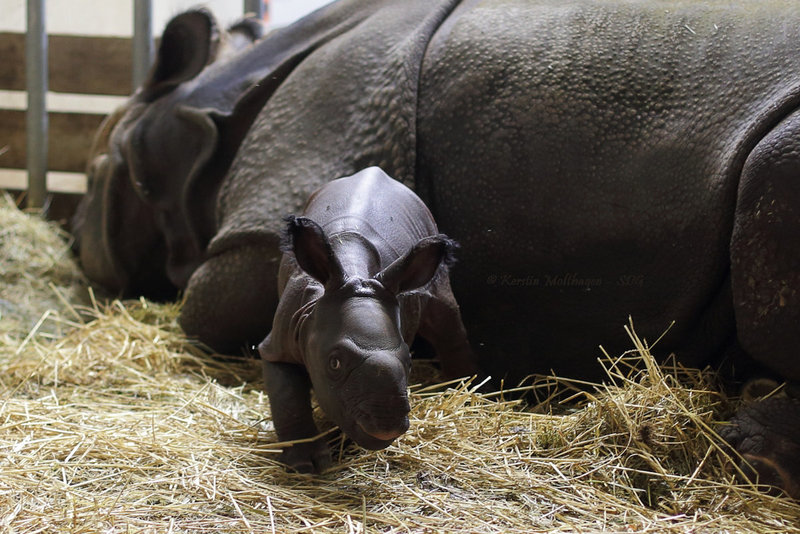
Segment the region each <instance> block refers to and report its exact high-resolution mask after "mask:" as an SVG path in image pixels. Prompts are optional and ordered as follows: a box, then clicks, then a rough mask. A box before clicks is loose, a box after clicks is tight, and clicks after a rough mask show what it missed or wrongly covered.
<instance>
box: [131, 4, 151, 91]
mask: <svg viewBox="0 0 800 534" xmlns="http://www.w3.org/2000/svg"><path fill="white" fill-rule="evenodd" d="M152 63H153V3H152V1H151V0H133V90H134V91H135V90H136V89H137V88H139V87H140V86H141V85H142V83H144V80H145V78H146V77H147V72H148V70H150V65H152Z"/></svg>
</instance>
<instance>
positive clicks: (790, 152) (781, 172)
mask: <svg viewBox="0 0 800 534" xmlns="http://www.w3.org/2000/svg"><path fill="white" fill-rule="evenodd" d="M798 206H800V112H795V113H794V114H792V115H790V116H789V117H788V118H786V119H785V120H783V121H782V122H780V123H779V124H778V125H777V126H775V127H774V128H773V129H772V130H771V131H770V132H769V133H768V134H767V135H766V136H765V137H764V138H763V139H762V140H761V141H760V142H759V143H758V144H757V145H756V147H755V148H754V149H753V151H752V152H751V153H750V155H749V156H748V158H747V161H746V162H745V165H744V167H743V170H742V177H741V181H740V184H739V191H738V198H737V205H736V213H735V219H734V229H733V235H732V238H731V283H732V292H733V304H734V314H735V316H736V331H737V337H738V339H739V342H740V344H741V346H742V348H743V349H744V350H745V351H746V352H747V354H748V355H750V356H751V357H752V358H754V359H755V360H756V361H758V362H759V363H761V364H762V365H764V366H766V367H767V368H769V369H771V370H772V371H774V372H775V373H777V374H778V375H779V376H781V377H782V378H784V379H787V380H790V381H794V382H797V381H800V357H798V347H800V334H798V326H800V246H798V245H800V242H798V239H799V238H798V236H800V208H798ZM798 423H800V402H798V401H797V400H793V399H769V400H765V401H758V402H753V403H747V404H745V405H744V406H743V407H742V408H741V410H740V411H739V413H738V414H737V415H736V417H735V418H734V419H733V421H732V425H733V426H732V428H731V429H730V430H729V431H727V433H726V436H725V437H727V438H728V441H729V442H730V443H731V445H733V446H734V447H735V448H736V449H737V451H738V452H739V453H740V454H742V455H743V456H744V458H745V459H746V460H748V462H749V464H750V467H749V468H747V469H748V470H749V469H750V468H752V469H753V470H755V472H756V473H757V474H758V475H759V481H760V482H761V483H765V484H769V485H776V486H778V487H780V488H782V489H783V490H784V491H786V492H787V493H789V494H790V495H792V496H794V497H796V498H800V432H797V431H796V429H797V428H798ZM750 473H752V471H750Z"/></svg>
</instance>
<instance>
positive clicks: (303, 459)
mask: <svg viewBox="0 0 800 534" xmlns="http://www.w3.org/2000/svg"><path fill="white" fill-rule="evenodd" d="M280 461H281V462H283V463H284V464H286V467H288V468H289V469H291V470H292V471H295V472H297V473H308V474H318V473H323V472H325V471H326V470H327V469H328V468H329V467H330V466H331V453H330V450H329V449H328V444H327V443H326V441H325V440H324V439H317V440H314V441H312V442H310V443H298V444H297V445H292V446H290V447H287V448H285V449H284V450H283V452H282V453H281V455H280Z"/></svg>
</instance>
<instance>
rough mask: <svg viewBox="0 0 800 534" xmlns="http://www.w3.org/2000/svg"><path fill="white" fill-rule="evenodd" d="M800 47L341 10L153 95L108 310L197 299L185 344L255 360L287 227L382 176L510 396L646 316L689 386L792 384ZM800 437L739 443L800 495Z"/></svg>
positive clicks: (705, 17)
mask: <svg viewBox="0 0 800 534" xmlns="http://www.w3.org/2000/svg"><path fill="white" fill-rule="evenodd" d="M798 43H800V5H798V4H797V3H796V2H794V1H792V0H787V1H783V2H781V1H772V0H770V1H766V0H765V1H763V2H747V3H742V4H735V3H731V2H728V1H727V0H725V1H722V0H720V1H709V2H702V3H700V2H682V1H678V0H675V1H658V2H645V1H641V2H631V1H627V0H626V1H622V0H616V1H615V0H601V1H597V0H483V1H479V0H465V1H463V2H457V1H453V0H394V1H390V0H382V1H365V0H360V1H359V0H343V1H341V2H337V3H335V4H333V5H331V6H329V7H326V8H324V9H322V10H320V11H317V12H315V13H314V14H312V15H310V16H309V17H307V18H305V19H303V20H301V21H299V22H298V23H296V24H294V25H292V26H290V27H287V28H285V29H283V30H280V31H277V32H275V33H273V34H271V35H270V36H268V37H266V38H265V39H264V40H263V41H261V42H260V43H259V44H257V45H255V46H254V47H252V48H250V49H249V50H248V51H246V52H243V53H242V54H240V55H238V56H234V57H233V58H231V59H230V60H229V61H226V62H225V64H224V65H223V66H219V67H217V65H212V66H211V67H208V68H206V69H205V70H201V71H199V73H196V75H195V76H193V77H191V76H187V77H186V78H185V79H183V80H181V81H179V83H177V84H174V85H172V86H170V87H169V90H166V89H165V90H164V91H160V92H158V93H157V94H155V95H153V96H152V97H150V98H147V99H145V100H144V101H142V100H141V93H140V94H139V95H140V96H139V97H138V98H139V100H137V96H134V103H133V104H132V106H131V107H130V108H129V109H128V110H127V111H126V112H125V115H124V116H123V118H122V119H121V121H120V122H119V123H118V124H117V126H116V127H115V128H114V131H113V132H112V133H111V136H110V141H109V142H108V145H109V146H108V153H109V154H110V155H109V156H107V157H109V158H111V159H112V160H113V169H115V170H114V171H113V172H112V171H111V170H109V169H108V168H107V167H103V168H101V169H100V170H99V171H97V172H95V173H94V176H93V182H94V185H93V192H94V191H97V190H98V189H97V188H103V187H106V188H108V187H109V184H110V183H116V182H120V183H118V184H117V185H116V187H118V188H119V191H118V192H117V194H116V195H110V196H108V195H107V200H103V199H102V198H101V197H100V196H99V195H97V194H95V193H91V194H90V195H89V196H87V200H86V203H85V205H84V207H83V210H82V212H81V213H82V214H83V218H84V220H83V221H82V222H81V224H80V225H79V227H78V230H79V234H80V235H79V238H80V239H81V244H80V249H81V254H80V255H81V259H82V261H83V264H84V265H88V266H92V267H91V268H89V269H87V270H88V271H89V274H90V275H91V276H92V277H93V278H95V279H96V280H99V281H102V282H105V283H106V284H107V285H109V286H110V287H111V288H112V289H116V290H121V291H125V290H133V289H138V290H142V291H145V290H149V289H150V288H151V287H160V286H162V285H167V286H171V287H176V288H179V289H185V295H186V297H185V298H186V300H185V306H184V308H183V312H182V316H181V323H182V325H183V327H184V328H185V330H186V331H187V332H188V333H189V334H191V335H195V336H197V337H198V338H199V339H201V340H202V341H205V342H206V343H208V344H209V345H211V346H212V347H214V348H217V349H218V350H222V351H231V350H238V348H239V347H241V346H242V345H245V344H251V343H252V344H255V343H258V342H259V341H260V340H261V339H262V338H263V337H264V335H265V334H266V333H267V331H268V330H269V324H270V319H271V317H272V314H273V311H274V308H275V304H276V302H277V294H276V282H275V280H276V271H277V268H278V261H279V258H280V253H279V250H278V236H279V234H280V228H281V216H282V215H284V214H286V213H290V212H297V211H298V210H299V208H300V207H301V205H302V204H303V202H304V201H305V199H306V198H307V196H308V195H309V194H310V193H311V192H312V191H313V190H315V189H316V188H317V187H319V186H320V184H322V183H325V182H328V181H330V180H333V179H335V178H339V177H341V176H347V175H352V174H354V173H355V172H357V171H358V170H360V169H362V168H365V167H368V166H372V165H376V166H380V167H381V168H382V169H383V170H385V171H386V172H387V173H388V174H389V175H391V176H393V177H394V178H396V179H398V180H400V181H402V182H403V183H405V184H407V185H409V186H411V187H412V188H413V189H414V190H415V191H416V192H417V193H418V194H419V195H420V197H422V199H423V200H424V201H425V202H426V203H427V205H428V206H429V207H430V209H431V211H432V212H433V214H434V216H435V217H436V220H437V222H438V223H439V227H440V228H441V230H442V231H443V232H446V233H447V234H448V235H450V236H452V237H453V238H455V239H457V240H458V241H459V242H460V243H461V244H462V250H461V253H460V262H459V264H458V266H457V267H456V268H455V269H454V270H453V272H452V281H453V287H454V290H455V293H456V296H457V298H458V299H459V301H460V303H461V307H462V313H463V318H464V323H465V325H466V326H467V329H468V331H469V334H470V339H471V341H472V343H473V345H474V347H475V348H476V350H477V351H478V353H479V355H480V357H481V359H482V362H483V366H484V369H485V370H486V371H488V372H489V373H491V374H492V375H493V376H495V377H501V376H507V377H509V379H510V380H512V381H513V380H517V379H519V378H521V377H523V376H525V375H527V374H529V373H532V372H539V371H548V370H551V369H552V370H555V371H556V372H558V373H561V374H567V375H571V376H579V377H584V378H595V377H597V375H598V374H599V367H598V365H597V364H596V362H595V360H596V356H597V350H596V347H597V345H598V344H603V345H604V346H605V347H606V348H607V349H609V350H610V351H620V350H622V349H624V348H626V347H627V340H626V339H625V336H624V334H623V333H622V332H621V329H620V325H621V324H623V323H624V322H625V321H626V320H627V317H628V315H632V316H633V317H634V318H635V320H636V325H637V330H638V331H639V333H640V334H644V335H645V336H647V337H650V338H653V337H655V336H657V335H659V334H660V333H661V332H662V331H663V330H664V328H665V327H666V326H667V325H668V324H669V323H670V322H671V321H673V320H675V321H676V325H675V327H673V328H672V329H671V330H670V331H669V332H668V333H667V335H666V336H665V337H664V338H663V339H662V340H661V343H660V345H659V350H660V351H661V352H663V353H669V352H672V351H674V352H676V353H677V354H678V355H679V357H680V358H681V359H682V361H684V362H685V363H687V364H690V365H704V364H706V363H709V362H716V363H718V364H720V363H721V364H726V365H727V367H728V368H733V369H734V370H735V371H737V372H739V373H742V372H743V371H745V373H744V374H748V373H751V372H754V369H755V368H758V367H760V368H761V371H763V372H768V373H772V374H774V375H775V376H777V377H780V378H783V379H786V380H789V381H797V380H799V379H800V359H798V358H797V357H796V347H798V346H800V333H798V332H799V331H798V328H797V327H798V325H800V295H798V288H800V267H799V266H800V247H798V246H797V244H798V243H797V240H798V237H797V236H798V235H800V181H799V180H800V176H798V174H799V173H800V149H799V147H800V145H798V142H797V139H800V114H798V112H797V109H798V106H799V105H800V54H798ZM171 46H172V45H171V44H170V43H169V42H165V43H164V44H162V46H161V50H160V52H159V58H160V59H159V63H158V65H160V64H161V63H160V61H161V58H162V57H164V56H169V55H170V47H171ZM197 47H199V45H198V44H197V43H194V44H193V45H192V46H189V45H188V43H187V44H186V45H185V46H184V47H183V51H184V52H186V54H185V56H186V58H181V59H187V60H189V63H192V64H196V63H197V62H196V61H193V58H192V54H191V51H192V50H195V48H197ZM181 64H182V63H181V61H178V60H175V61H171V62H169V65H170V66H172V67H180V65H181ZM254 66H258V68H254ZM222 69H227V70H226V73H227V77H225V76H219V75H218V74H217V73H218V72H219V71H220V70H222ZM248 69H249V70H248ZM178 70H181V69H180V68H179V69H178ZM159 72H160V67H159V68H156V69H155V70H154V75H155V76H157V75H158V73H159ZM253 79H256V82H255V83H253V84H251V85H247V83H244V82H243V81H242V80H246V81H247V82H248V83H249V81H251V80H253ZM231 80H234V81H236V84H234V85H236V87H238V88H239V89H241V91H239V93H236V91H234V92H233V93H230V92H226V91H221V90H220V92H218V93H217V94H218V95H219V98H218V100H220V101H222V102H223V104H224V105H223V106H222V107H223V108H224V110H223V112H219V111H218V110H216V109H215V108H214V107H213V106H206V107H203V108H195V109H196V110H197V111H198V114H199V115H204V116H205V117H206V118H208V119H209V120H211V121H212V122H213V123H214V124H215V125H221V126H219V127H217V128H216V129H214V128H208V129H207V130H203V132H204V133H203V134H202V135H199V136H198V137H192V138H191V140H185V139H184V137H183V134H182V132H183V130H181V129H179V128H178V127H175V126H170V124H172V122H171V121H172V117H173V116H178V115H180V110H181V109H184V108H185V107H187V102H188V100H189V99H190V98H191V95H192V94H193V92H194V91H198V90H201V89H202V88H204V87H209V88H211V90H213V91H217V90H218V89H216V87H217V85H216V84H217V83H222V84H223V86H225V87H227V85H225V84H226V83H232V82H231ZM149 83H150V82H148V84H149ZM148 84H145V88H146V87H147V86H148ZM245 86H246V87H245ZM144 93H145V94H147V91H146V90H145V91H144ZM234 93H235V94H234ZM242 95H245V96H244V97H243V96H242ZM226 106H227V107H226ZM189 107H191V106H189ZM136 110H138V111H136ZM156 110H158V112H156ZM190 114H191V113H190ZM220 117H224V120H222V119H220ZM167 119H169V120H167ZM204 121H205V119H203V120H198V123H205V124H207V121H205V122H204ZM189 123H191V121H189V122H186V123H185V124H183V125H182V127H183V128H184V129H185V128H188V126H187V124H189ZM212 130H213V131H212ZM137 132H138V133H137ZM137 135H138V136H139V137H137ZM126 136H127V137H126ZM126 138H133V140H132V141H130V142H128V143H127V144H126V142H125V139H126ZM137 138H141V139H142V141H141V142H136V141H135V139H137ZM187 139H188V138H187ZM160 143H161V145H159V144H160ZM101 144H102V143H101ZM164 146H167V147H171V148H170V153H169V154H164V153H163V152H161V153H160V152H158V148H160V147H161V148H163V147H164ZM209 147H212V148H213V149H214V150H218V148H214V147H225V150H224V151H223V152H222V155H221V156H217V155H214V156H213V157H209V156H208V154H217V152H214V150H212V148H209ZM237 149H238V152H236V155H235V157H234V156H233V155H232V154H233V152H234V151H235V150H237ZM209 151H211V152H209ZM168 156H169V157H173V158H174V159H173V160H171V161H174V162H175V163H174V164H172V165H166V164H165V161H167V160H166V157H168ZM187 168H191V169H206V170H207V169H212V170H213V172H211V173H210V176H211V177H210V178H203V179H200V180H196V179H194V178H192V179H191V180H189V182H186V176H187V172H184V170H185V169H187ZM90 174H92V172H91V171H90ZM188 174H189V175H191V176H192V177H194V176H196V174H192V173H188ZM201 176H204V177H205V176H207V175H206V174H202V173H201ZM174 180H177V183H178V184H179V187H176V186H175V182H174ZM186 183H189V185H188V186H186V185H185V184H186ZM140 184H144V186H140ZM123 217H127V218H123ZM123 221H124V222H123ZM100 234H103V235H104V236H105V237H104V239H102V240H98V239H89V240H85V239H84V237H83V236H84V235H90V236H91V235H95V236H96V235H100ZM142 235H144V236H146V238H143V237H140V236H142ZM153 251H155V252H153ZM99 256H102V257H103V258H104V259H102V260H98V259H97V258H98V257H99ZM147 258H150V259H149V260H147V261H143V260H142V259H147ZM137 262H139V263H137ZM136 265H139V267H138V268H135V266H136ZM142 265H145V266H147V267H142ZM132 266H133V267H132ZM798 417H800V408H798V403H797V402H795V401H793V400H782V401H779V402H778V401H773V402H772V403H769V402H768V403H761V404H757V405H756V407H755V408H752V409H747V410H745V411H744V412H743V413H742V414H741V415H740V416H739V418H738V419H737V425H735V426H734V429H735V430H734V431H733V432H732V433H731V434H730V435H731V440H732V442H733V443H734V444H735V445H736V446H738V447H739V449H740V450H741V451H743V452H744V453H746V454H748V455H749V457H750V458H751V460H753V461H754V463H756V464H758V466H759V468H760V470H761V472H762V474H763V475H764V476H765V477H766V478H767V479H768V480H770V481H774V482H775V483H777V484H780V485H782V486H783V487H785V488H787V489H789V490H790V491H793V490H792V489H791V488H793V487H796V486H793V484H794V482H793V481H796V480H800V467H798V465H797V458H798V457H799V456H798V452H800V447H799V446H798V442H800V440H798V439H795V437H792V436H790V435H788V432H789V430H788V429H786V425H785V421H787V420H792V421H796V420H797V418H798ZM796 493H800V492H796Z"/></svg>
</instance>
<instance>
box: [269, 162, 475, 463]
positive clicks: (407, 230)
mask: <svg viewBox="0 0 800 534" xmlns="http://www.w3.org/2000/svg"><path fill="white" fill-rule="evenodd" d="M287 221H288V228H287V235H286V241H285V243H284V248H283V250H284V255H283V258H282V260H281V265H280V271H279V277H278V290H279V292H280V302H279V304H278V309H277V311H276V313H275V319H274V322H273V325H272V331H271V332H270V334H269V335H268V336H267V338H266V339H265V340H264V341H263V342H262V343H261V345H260V346H259V352H260V353H261V358H262V360H263V365H264V380H265V386H266V390H267V394H268V395H269V400H270V405H271V408H272V417H273V422H274V424H275V430H276V431H277V433H278V438H279V439H280V440H281V441H289V440H292V441H293V440H300V439H308V441H306V442H303V443H299V444H296V445H293V446H291V447H288V448H286V449H285V450H284V452H283V456H282V460H283V461H284V462H285V463H286V464H288V465H289V466H290V467H292V468H294V469H295V470H297V471H302V472H319V471H322V470H323V469H324V468H325V467H326V466H327V465H328V464H329V462H330V454H329V451H328V448H327V445H326V443H325V441H324V440H323V439H321V438H320V439H317V440H312V439H310V438H313V437H314V436H315V435H316V434H317V433H318V431H317V428H316V426H315V424H314V420H313V418H312V412H311V403H310V397H309V393H310V389H311V388H313V389H314V393H315V395H316V398H317V401H318V402H319V405H320V407H321V408H322V410H323V411H324V412H325V414H326V415H327V417H328V418H330V419H331V420H332V421H333V422H335V423H336V424H337V425H338V426H339V427H340V428H341V429H342V431H344V433H345V434H347V435H348V436H349V437H350V438H352V439H353V440H354V441H355V442H356V443H358V444H359V445H360V446H362V447H364V448H367V449H373V450H377V449H383V448H385V447H387V446H389V444H390V443H392V441H394V439H395V438H397V437H398V436H400V435H402V434H403V433H404V432H405V431H406V430H407V429H408V425H409V422H408V412H409V403H408V394H407V386H408V373H409V369H410V366H411V357H410V354H409V349H408V346H409V345H410V344H411V341H412V340H413V339H414V336H415V335H416V334H419V335H420V336H422V337H423V338H425V339H426V340H428V341H429V342H430V343H431V344H432V345H433V348H434V350H435V351H436V355H437V356H438V358H439V361H440V362H441V366H442V373H443V375H444V376H445V377H446V378H451V377H452V378H455V377H460V376H467V375H472V374H474V373H475V372H476V366H475V363H474V358H473V353H472V352H471V350H470V347H469V344H468V342H467V335H466V331H465V330H464V325H463V324H462V322H461V315H460V313H459V310H458V305H457V304H456V301H455V298H454V297H453V293H452V291H451V289H450V282H449V279H448V274H447V269H448V265H449V264H450V263H451V262H452V253H453V248H454V243H453V242H452V241H451V240H450V239H448V238H447V236H445V235H443V234H440V233H439V232H438V229H437V228H436V223H435V222H434V220H433V217H432V216H431V213H430V211H428V209H427V208H426V207H425V205H424V204H423V203H422V201H421V200H420V199H419V198H418V197H417V196H416V195H415V194H414V193H413V192H412V191H411V190H410V189H408V188H407V187H405V186H404V185H402V184H401V183H399V182H397V181H395V180H393V179H392V178H390V177H389V176H387V175H386V174H385V173H384V172H383V171H382V170H380V169H379V168H377V167H371V168H368V169H365V170H363V171H361V172H359V173H357V174H355V175H353V176H350V177H347V178H341V179H338V180H335V181H333V182H330V183H328V184H326V185H325V186H323V187H322V188H320V189H319V190H317V191H316V192H315V193H314V194H313V195H311V198H310V199H309V200H308V203H307V204H306V207H305V210H304V213H303V216H302V217H294V216H289V217H288V218H287Z"/></svg>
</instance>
